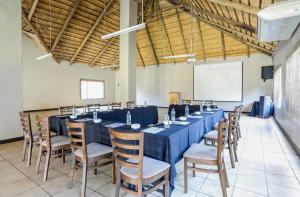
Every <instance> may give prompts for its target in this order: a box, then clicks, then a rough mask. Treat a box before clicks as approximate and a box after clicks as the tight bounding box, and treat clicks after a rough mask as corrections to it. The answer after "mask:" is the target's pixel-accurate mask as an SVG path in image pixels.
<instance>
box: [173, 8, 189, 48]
mask: <svg viewBox="0 0 300 197" xmlns="http://www.w3.org/2000/svg"><path fill="white" fill-rule="evenodd" d="M176 16H177V21H178V26H179V29H180V33H181V37H182V42H183V45H184V48H185V51H186V53H188V49H187V46H186V44H185V39H184V34H183V29H182V23H181V20H180V16H179V12H178V9H177V8H176Z"/></svg>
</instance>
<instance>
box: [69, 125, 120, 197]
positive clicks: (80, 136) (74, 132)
mask: <svg viewBox="0 0 300 197" xmlns="http://www.w3.org/2000/svg"><path fill="white" fill-rule="evenodd" d="M66 124H67V129H68V134H69V136H70V138H71V148H72V152H73V155H74V160H73V169H72V171H71V177H70V183H69V187H70V188H71V187H72V185H73V176H74V172H75V169H77V168H80V167H81V166H82V171H83V174H82V187H81V196H82V197H83V196H85V193H86V181H87V169H88V167H89V166H90V167H91V168H93V169H94V174H97V168H98V167H101V166H104V165H108V164H110V163H112V161H113V160H112V148H111V147H109V146H105V145H102V144H98V143H91V144H87V142H86V131H85V125H84V123H71V122H69V121H68V120H66ZM113 166H114V165H113ZM112 177H113V182H114V179H115V175H114V167H113V176H112Z"/></svg>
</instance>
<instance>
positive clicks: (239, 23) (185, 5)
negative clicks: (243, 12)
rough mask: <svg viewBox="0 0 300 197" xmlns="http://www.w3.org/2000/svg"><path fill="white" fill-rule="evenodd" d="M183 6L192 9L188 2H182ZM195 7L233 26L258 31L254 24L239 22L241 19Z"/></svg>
mask: <svg viewBox="0 0 300 197" xmlns="http://www.w3.org/2000/svg"><path fill="white" fill-rule="evenodd" d="M181 6H182V9H184V10H185V9H188V10H190V8H189V7H190V6H189V5H188V4H181ZM193 9H194V10H195V11H197V12H198V13H201V14H204V15H206V16H209V17H211V18H214V19H216V20H219V21H222V22H226V23H228V24H230V25H233V26H236V27H239V28H242V29H244V30H246V31H249V32H251V33H256V28H254V27H252V26H250V25H247V24H245V23H241V22H239V21H235V20H232V19H230V18H227V17H225V16H221V15H218V14H214V13H213V12H209V11H207V10H204V9H202V8H199V7H194V8H193Z"/></svg>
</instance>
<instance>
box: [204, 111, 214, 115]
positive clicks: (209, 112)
mask: <svg viewBox="0 0 300 197" xmlns="http://www.w3.org/2000/svg"><path fill="white" fill-rule="evenodd" d="M204 113H207V114H213V113H215V112H213V111H205V112H204Z"/></svg>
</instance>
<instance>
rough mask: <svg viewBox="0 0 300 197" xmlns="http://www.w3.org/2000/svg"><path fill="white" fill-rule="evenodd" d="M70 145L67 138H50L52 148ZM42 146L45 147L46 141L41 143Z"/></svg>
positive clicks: (69, 140)
mask: <svg viewBox="0 0 300 197" xmlns="http://www.w3.org/2000/svg"><path fill="white" fill-rule="evenodd" d="M70 143H71V139H70V138H69V137H65V136H61V135H59V136H55V137H52V138H51V146H52V147H59V146H67V145H69V144H70ZM42 145H43V146H47V141H46V140H44V141H43V142H42Z"/></svg>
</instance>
